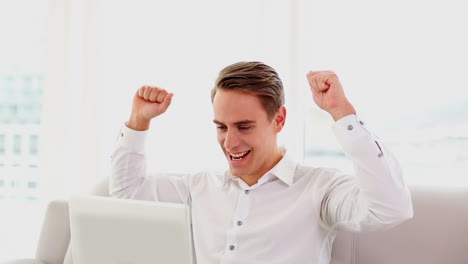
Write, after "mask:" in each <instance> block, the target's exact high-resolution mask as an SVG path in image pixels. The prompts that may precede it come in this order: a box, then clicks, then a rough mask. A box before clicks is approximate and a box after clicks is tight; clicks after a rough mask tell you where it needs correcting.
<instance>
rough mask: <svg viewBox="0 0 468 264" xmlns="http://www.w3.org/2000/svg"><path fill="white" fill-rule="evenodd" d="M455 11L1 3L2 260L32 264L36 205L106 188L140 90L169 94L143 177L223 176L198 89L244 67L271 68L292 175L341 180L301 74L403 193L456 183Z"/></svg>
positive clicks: (467, 153)
mask: <svg viewBox="0 0 468 264" xmlns="http://www.w3.org/2000/svg"><path fill="white" fill-rule="evenodd" d="M463 7H464V5H463V1H457V0H445V1H442V0H439V1H417V0H414V1H406V0H395V1H391V2H388V1H387V2H376V1H370V0H367V1H364V0H357V1H344V0H342V1H338V0H334V1H330V0H327V1H308V0H293V1H280V0H237V1H219V0H200V1H189V0H180V1H155V0H147V1H145V0H133V1H115V0H113V1H111V0H0V34H1V41H0V215H1V217H0V261H2V260H6V259H11V258H20V257H32V256H33V255H34V253H35V247H36V243H37V238H38V232H39V230H40V224H41V221H42V217H43V215H42V214H43V212H44V206H45V205H46V204H47V202H48V201H50V200H51V199H66V198H67V197H68V196H69V195H70V194H72V193H75V192H85V191H87V190H89V188H90V186H92V185H93V184H94V183H95V182H96V181H97V180H98V179H100V178H102V177H107V176H109V171H110V170H109V164H110V157H109V156H110V154H111V153H112V148H113V144H114V142H115V139H116V137H117V133H118V131H119V128H120V126H121V125H122V124H123V123H124V122H125V121H127V118H128V116H129V114H130V106H131V105H130V104H131V100H132V96H133V94H134V92H135V91H136V89H137V88H138V87H140V86H141V85H144V84H151V85H157V86H161V87H165V88H166V89H168V90H170V91H172V92H174V93H175V97H174V100H173V104H172V105H171V107H170V109H169V110H168V112H167V113H166V114H165V115H164V116H161V118H158V119H157V120H155V121H154V122H153V123H152V130H151V134H150V136H149V142H148V144H147V149H148V155H149V160H150V161H151V163H150V169H151V168H154V167H155V166H156V165H157V167H158V168H159V169H160V170H162V171H197V170H202V169H205V168H220V169H223V168H225V167H226V163H225V161H224V158H223V156H222V155H221V151H220V150H219V147H218V146H217V143H216V139H215V132H216V131H215V126H214V125H213V123H212V112H211V111H212V110H211V103H210V97H209V91H210V89H211V88H212V86H213V84H214V79H215V78H216V75H217V73H218V71H219V70H220V69H221V68H223V67H224V66H226V65H228V64H231V63H234V62H237V61H242V60H249V61H250V60H260V61H263V62H265V63H267V64H269V65H271V66H273V67H274V68H275V69H276V70H277V71H278V72H279V74H280V76H281V77H282V79H283V82H284V85H285V89H286V107H287V109H288V116H287V126H286V128H285V130H284V131H283V132H282V134H281V137H280V141H281V144H282V145H285V146H286V147H287V148H288V151H289V152H290V153H291V154H292V155H293V157H295V158H296V159H297V160H298V161H301V162H304V163H307V164H310V165H312V166H327V167H338V168H340V169H342V170H344V171H347V172H352V168H351V164H350V163H349V161H348V160H346V158H345V157H344V155H343V153H342V152H341V150H340V147H339V146H338V145H337V143H336V142H335V139H334V138H333V135H332V134H331V130H330V125H331V124H332V119H331V118H330V117H329V116H328V115H327V114H326V113H324V112H322V111H320V110H319V109H318V108H317V107H316V106H314V104H313V101H312V97H311V95H310V92H309V90H308V89H309V88H308V85H307V82H306V79H305V74H306V73H307V71H308V70H334V71H335V72H336V73H338V75H339V77H340V79H341V82H342V84H343V86H344V88H345V91H346V93H347V96H348V97H349V99H350V100H351V102H352V103H353V104H354V105H355V107H356V109H357V110H358V114H359V116H360V118H361V119H363V120H364V121H365V122H366V124H367V125H368V126H369V127H371V128H373V129H372V130H373V131H374V132H375V133H376V134H378V135H379V137H380V138H382V139H383V141H384V142H386V143H387V145H389V147H390V148H391V149H392V150H393V152H395V154H396V155H397V156H398V157H399V159H400V161H401V163H402V166H403V169H404V172H405V178H406V181H407V182H408V183H409V184H424V185H454V186H460V185H465V186H467V185H468V178H467V174H468V93H467V92H466V90H467V88H468V87H467V84H466V83H467V82H466V77H465V76H466V72H468V51H467V49H466V47H468V36H467V34H466V33H464V32H466V31H467V30H466V25H468V17H467V16H466V15H465V12H464V10H465V9H464V8H463Z"/></svg>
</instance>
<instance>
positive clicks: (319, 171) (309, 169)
mask: <svg viewBox="0 0 468 264" xmlns="http://www.w3.org/2000/svg"><path fill="white" fill-rule="evenodd" d="M341 175H343V173H342V172H341V171H340V170H338V169H336V168H329V167H314V166H311V165H306V164H297V167H296V173H295V175H294V182H296V181H300V180H302V181H304V180H305V181H311V182H326V181H330V180H332V179H333V178H335V177H340V176H341Z"/></svg>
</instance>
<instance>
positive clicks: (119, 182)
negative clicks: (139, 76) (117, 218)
mask: <svg viewBox="0 0 468 264" xmlns="http://www.w3.org/2000/svg"><path fill="white" fill-rule="evenodd" d="M172 97H173V94H172V93H168V92H167V91H166V90H164V89H161V88H158V87H153V86H143V87H141V88H139V89H138V90H137V91H136V93H135V96H134V98H133V105H132V113H131V115H130V119H129V121H128V122H126V125H124V126H122V128H121V131H120V134H119V138H118V140H117V143H116V147H115V149H114V152H113V155H112V161H111V178H110V186H109V188H110V193H111V195H112V196H114V197H120V198H132V199H139V200H159V201H167V202H186V201H187V199H188V189H187V184H186V182H185V180H186V179H187V178H186V177H179V176H175V175H167V174H166V175H159V177H154V176H148V173H147V171H146V156H145V151H144V150H145V138H146V134H147V130H148V128H149V126H150V122H151V120H152V119H153V118H155V117H157V116H159V115H161V114H163V113H164V112H166V110H167V109H168V107H169V105H170V104H171V100H172Z"/></svg>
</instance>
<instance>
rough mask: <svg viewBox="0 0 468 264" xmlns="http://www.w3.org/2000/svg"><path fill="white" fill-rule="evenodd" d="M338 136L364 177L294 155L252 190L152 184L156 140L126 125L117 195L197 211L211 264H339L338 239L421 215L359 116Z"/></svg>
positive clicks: (194, 177) (228, 180) (113, 186)
mask: <svg viewBox="0 0 468 264" xmlns="http://www.w3.org/2000/svg"><path fill="white" fill-rule="evenodd" d="M333 131H334V133H335V135H336V137H337V139H338V141H339V143H340V145H341V146H342V148H343V150H344V152H345V153H346V155H347V156H348V157H349V158H350V159H351V161H352V162H353V164H354V167H355V174H356V175H355V176H352V175H346V174H343V173H341V172H340V171H338V170H335V169H329V168H315V167H310V166H303V165H300V164H297V163H296V162H294V161H292V160H291V159H290V158H289V157H288V154H287V153H285V154H284V155H283V158H282V159H281V160H280V161H279V162H278V164H276V166H274V167H273V168H272V169H271V170H270V171H268V172H267V173H266V174H265V175H263V176H262V177H261V178H260V179H259V181H258V183H257V184H255V185H252V186H250V187H249V186H248V185H247V184H246V183H245V182H244V181H242V180H241V179H240V178H236V177H233V176H232V175H230V173H229V172H228V171H227V172H222V173H216V172H208V171H207V172H200V173H196V174H186V175H169V174H159V175H153V176H151V177H148V174H147V172H146V168H145V167H146V160H145V155H144V144H145V135H146V132H145V131H143V132H142V131H134V130H131V129H129V128H128V127H126V126H123V127H122V130H121V135H120V137H119V139H118V142H117V146H116V149H115V152H114V154H113V158H112V177H111V183H110V191H111V194H112V195H113V196H116V197H122V198H132V199H142V200H159V201H166V202H177V203H190V204H191V206H192V223H193V235H194V245H195V252H196V256H197V261H198V263H201V264H210V263H222V264H230V263H241V264H248V263H255V264H261V263H268V264H272V263H282V264H284V263H299V264H304V263H314V264H325V263H329V262H330V253H331V248H332V243H333V240H334V238H335V234H336V231H337V230H348V231H364V230H365V231H370V230H377V229H382V228H387V227H391V226H394V225H396V224H398V223H401V222H402V221H404V220H406V219H409V218H411V217H412V214H413V211H412V203H411V196H410V192H409V190H408V188H407V187H406V186H405V184H404V182H403V179H402V175H401V169H400V167H399V165H398V162H397V161H396V159H395V158H394V157H393V155H392V154H391V153H390V152H389V151H388V150H387V149H386V148H385V146H384V145H383V144H382V143H381V142H380V141H379V140H378V139H377V138H376V137H374V136H373V135H372V134H371V133H370V132H369V131H368V130H367V129H366V128H365V126H364V124H363V122H360V121H358V119H357V117H356V115H350V116H347V117H344V118H342V119H340V120H338V121H337V122H335V123H334V125H333ZM182 162H183V161H182Z"/></svg>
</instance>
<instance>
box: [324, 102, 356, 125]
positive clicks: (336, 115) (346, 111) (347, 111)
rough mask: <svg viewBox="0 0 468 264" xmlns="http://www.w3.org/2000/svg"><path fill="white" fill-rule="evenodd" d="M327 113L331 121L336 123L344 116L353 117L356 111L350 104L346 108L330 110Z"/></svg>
mask: <svg viewBox="0 0 468 264" xmlns="http://www.w3.org/2000/svg"><path fill="white" fill-rule="evenodd" d="M328 113H329V114H330V115H331V116H332V118H333V120H335V121H338V120H340V119H341V118H343V117H345V116H349V115H355V114H356V109H354V107H353V105H352V104H347V105H346V106H343V107H337V108H336V109H332V110H330V111H329V112H328Z"/></svg>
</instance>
